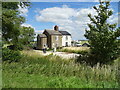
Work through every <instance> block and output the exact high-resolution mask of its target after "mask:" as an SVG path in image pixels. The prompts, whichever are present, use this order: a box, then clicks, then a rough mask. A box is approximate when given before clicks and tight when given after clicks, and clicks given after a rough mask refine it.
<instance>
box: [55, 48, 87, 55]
mask: <svg viewBox="0 0 120 90" xmlns="http://www.w3.org/2000/svg"><path fill="white" fill-rule="evenodd" d="M57 51H60V52H69V53H77V54H84V53H87V52H89V47H63V48H62V49H58V50H57Z"/></svg>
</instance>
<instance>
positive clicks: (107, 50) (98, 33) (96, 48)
mask: <svg viewBox="0 0 120 90" xmlns="http://www.w3.org/2000/svg"><path fill="white" fill-rule="evenodd" d="M109 5H110V2H109V1H107V2H101V1H100V4H99V6H98V7H97V6H94V7H93V8H94V9H95V10H96V12H97V15H94V17H92V15H91V14H88V17H89V18H90V21H91V23H90V24H88V27H89V29H90V30H86V33H85V35H84V36H85V37H86V38H87V39H88V40H89V43H90V45H91V48H90V49H91V54H92V56H93V57H94V58H95V59H96V60H93V61H94V63H95V64H96V63H98V62H99V63H103V64H104V63H107V62H109V61H112V60H114V59H115V58H116V55H117V54H118V41H117V37H119V36H120V27H119V28H116V25H117V24H109V23H108V21H107V19H108V18H109V17H110V16H111V15H112V14H113V12H112V10H110V9H109Z"/></svg>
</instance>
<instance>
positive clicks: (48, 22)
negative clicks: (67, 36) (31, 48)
mask: <svg viewBox="0 0 120 90" xmlns="http://www.w3.org/2000/svg"><path fill="white" fill-rule="evenodd" d="M94 5H98V2H31V8H29V9H28V8H20V11H22V12H23V13H21V15H23V16H24V17H26V20H27V21H26V22H25V23H24V24H23V25H22V26H31V27H33V28H34V29H35V32H36V33H37V34H38V33H42V32H43V30H44V29H53V27H54V26H55V25H58V26H59V30H65V31H68V32H70V33H71V34H72V39H73V40H81V39H85V37H84V33H85V28H88V27H87V23H90V21H89V18H88V17H87V15H88V13H91V14H92V15H96V13H95V11H94V9H93V8H92V7H93V6H94ZM110 8H111V9H112V10H113V15H112V16H111V17H110V19H109V20H108V22H110V23H117V22H118V3H117V2H112V3H111V6H110Z"/></svg>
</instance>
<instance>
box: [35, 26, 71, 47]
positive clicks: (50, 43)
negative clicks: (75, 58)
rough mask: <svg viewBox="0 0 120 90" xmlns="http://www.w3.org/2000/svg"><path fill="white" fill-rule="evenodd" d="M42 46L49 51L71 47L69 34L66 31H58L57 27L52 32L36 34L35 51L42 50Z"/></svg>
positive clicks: (45, 31) (46, 31)
mask: <svg viewBox="0 0 120 90" xmlns="http://www.w3.org/2000/svg"><path fill="white" fill-rule="evenodd" d="M44 45H46V46H47V47H48V48H50V49H52V48H54V47H62V46H71V34H70V33H68V32H67V31H59V28H58V26H57V25H56V26H55V27H54V30H47V29H45V30H44V32H43V34H38V36H37V49H42V48H43V46H44Z"/></svg>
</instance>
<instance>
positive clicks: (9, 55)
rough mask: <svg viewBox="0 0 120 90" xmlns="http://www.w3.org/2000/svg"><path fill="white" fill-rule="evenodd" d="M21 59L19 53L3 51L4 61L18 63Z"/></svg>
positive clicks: (4, 49)
mask: <svg viewBox="0 0 120 90" xmlns="http://www.w3.org/2000/svg"><path fill="white" fill-rule="evenodd" d="M20 59H21V54H20V52H19V51H14V50H10V49H8V48H3V49H2V60H3V61H9V62H18V61H19V60H20Z"/></svg>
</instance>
